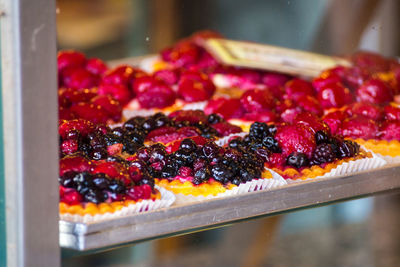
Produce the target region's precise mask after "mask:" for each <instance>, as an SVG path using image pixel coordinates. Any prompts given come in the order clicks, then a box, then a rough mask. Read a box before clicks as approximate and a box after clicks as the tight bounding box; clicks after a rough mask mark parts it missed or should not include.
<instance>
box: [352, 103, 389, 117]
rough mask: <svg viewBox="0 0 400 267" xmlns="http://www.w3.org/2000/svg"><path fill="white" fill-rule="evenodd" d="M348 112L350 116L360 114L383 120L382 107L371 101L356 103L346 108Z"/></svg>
mask: <svg viewBox="0 0 400 267" xmlns="http://www.w3.org/2000/svg"><path fill="white" fill-rule="evenodd" d="M346 113H347V114H348V115H349V116H353V115H360V116H364V117H367V118H369V119H371V120H374V121H378V120H381V119H382V117H383V112H382V108H381V107H380V106H377V105H373V104H369V103H354V104H353V105H352V106H350V107H349V108H347V109H346Z"/></svg>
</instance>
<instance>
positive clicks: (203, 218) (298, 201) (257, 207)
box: [60, 166, 400, 250]
mask: <svg viewBox="0 0 400 267" xmlns="http://www.w3.org/2000/svg"><path fill="white" fill-rule="evenodd" d="M399 188H400V166H385V167H383V168H380V169H376V170H373V171H367V172H361V173H357V174H351V175H347V176H342V177H335V178H330V179H318V180H313V181H305V182H300V183H296V184H291V185H287V186H285V187H282V188H278V189H275V190H271V191H258V192H252V193H248V194H244V195H240V196H236V197H230V198H221V199H215V200H208V201H204V202H200V203H196V204H188V205H181V206H172V207H170V208H167V209H163V210H158V211H153V212H147V213H142V214H138V215H135V216H131V217H126V218H121V219H117V220H110V221H103V222H99V223H91V224H82V223H76V224H75V223H70V222H65V221H60V245H61V246H62V247H65V248H72V249H76V250H90V249H99V248H104V247H109V246H115V245H118V244H124V243H129V242H133V241H140V240H145V239H150V238H156V237H161V236H165V235H170V234H179V233H182V232H188V231H191V230H196V229H198V228H206V227H212V226H216V225H221V224H227V223H230V222H234V221H238V220H242V219H247V218H251V217H257V216H267V215H274V214H276V213H281V212H288V211H291V210H296V209H300V208H306V207H313V206H318V205H322V204H329V203H331V202H336V201H340V200H346V199H350V198H358V197H363V196H367V195H371V194H376V193H381V192H387V191H393V190H396V189H399Z"/></svg>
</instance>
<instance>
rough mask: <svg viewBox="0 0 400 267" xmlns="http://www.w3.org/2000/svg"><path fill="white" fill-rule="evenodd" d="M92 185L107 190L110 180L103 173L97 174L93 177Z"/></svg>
mask: <svg viewBox="0 0 400 267" xmlns="http://www.w3.org/2000/svg"><path fill="white" fill-rule="evenodd" d="M92 179H93V184H94V185H95V186H96V187H97V188H99V189H102V190H103V189H107V188H108V186H109V185H110V180H111V179H110V178H108V177H107V175H106V174H104V173H97V174H94V175H93V178H92Z"/></svg>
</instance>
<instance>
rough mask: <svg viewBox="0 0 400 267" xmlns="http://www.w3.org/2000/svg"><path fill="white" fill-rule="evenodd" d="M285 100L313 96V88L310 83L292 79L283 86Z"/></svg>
mask: <svg viewBox="0 0 400 267" xmlns="http://www.w3.org/2000/svg"><path fill="white" fill-rule="evenodd" d="M285 92H286V98H288V99H291V100H296V99H298V98H299V97H300V96H304V95H310V96H312V95H314V94H315V92H314V88H313V87H312V85H311V83H309V82H307V81H305V80H302V79H298V78H295V79H292V80H290V81H288V82H287V83H286V84H285Z"/></svg>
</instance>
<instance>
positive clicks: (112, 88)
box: [98, 84, 132, 105]
mask: <svg viewBox="0 0 400 267" xmlns="http://www.w3.org/2000/svg"><path fill="white" fill-rule="evenodd" d="M98 93H99V95H111V96H112V97H113V98H114V99H115V100H117V101H118V102H119V103H121V105H125V104H127V103H128V102H129V101H130V100H131V98H132V94H131V92H130V90H129V89H128V87H126V86H125V85H123V84H101V85H100V86H99V91H98Z"/></svg>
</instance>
